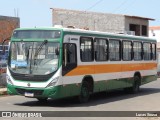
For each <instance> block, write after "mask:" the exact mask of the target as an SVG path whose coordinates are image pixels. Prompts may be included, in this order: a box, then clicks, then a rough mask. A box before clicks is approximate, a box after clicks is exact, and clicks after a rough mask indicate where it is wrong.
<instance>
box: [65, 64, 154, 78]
mask: <svg viewBox="0 0 160 120" xmlns="http://www.w3.org/2000/svg"><path fill="white" fill-rule="evenodd" d="M156 69H157V63H130V64H103V65H81V66H77V67H76V68H75V69H73V70H71V71H70V72H69V73H67V74H66V75H65V76H75V75H90V74H101V73H114V72H127V71H139V70H156Z"/></svg>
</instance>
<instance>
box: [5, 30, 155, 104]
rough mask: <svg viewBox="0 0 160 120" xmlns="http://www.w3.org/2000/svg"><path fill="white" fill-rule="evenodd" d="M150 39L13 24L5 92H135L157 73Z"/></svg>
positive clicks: (55, 95)
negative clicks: (118, 90)
mask: <svg viewBox="0 0 160 120" xmlns="http://www.w3.org/2000/svg"><path fill="white" fill-rule="evenodd" d="M156 44H157V42H156V40H155V39H151V38H148V37H139V36H131V35H123V34H111V33H106V32H98V31H90V30H82V29H72V28H19V29H16V30H15V31H14V32H13V36H12V37H11V43H10V49H9V59H8V67H7V83H8V85H7V88H8V93H9V94H13V95H22V96H26V97H33V98H37V99H38V100H39V101H45V100H47V99H48V98H52V99H59V98H65V97H71V96H78V98H79V100H80V101H81V102H86V101H88V99H89V96H90V94H92V93H95V92H100V91H108V90H114V89H119V88H122V89H124V90H126V91H129V92H132V93H135V92H138V91H139V87H140V86H141V85H143V84H146V83H148V82H151V81H154V80H156V79H157V61H156V59H157V58H156Z"/></svg>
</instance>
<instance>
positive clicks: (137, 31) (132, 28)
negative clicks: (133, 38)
mask: <svg viewBox="0 0 160 120" xmlns="http://www.w3.org/2000/svg"><path fill="white" fill-rule="evenodd" d="M129 30H130V31H134V32H135V35H137V36H140V25H137V24H129Z"/></svg>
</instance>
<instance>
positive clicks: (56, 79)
mask: <svg viewBox="0 0 160 120" xmlns="http://www.w3.org/2000/svg"><path fill="white" fill-rule="evenodd" d="M58 79H59V77H56V78H54V79H53V80H52V81H51V82H50V83H49V84H48V85H47V87H51V86H54V85H55V84H56V82H57V81H58Z"/></svg>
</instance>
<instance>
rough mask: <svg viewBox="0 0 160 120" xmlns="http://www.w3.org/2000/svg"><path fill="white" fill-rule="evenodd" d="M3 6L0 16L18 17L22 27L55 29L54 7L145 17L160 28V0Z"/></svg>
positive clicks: (6, 1) (7, 1)
mask: <svg viewBox="0 0 160 120" xmlns="http://www.w3.org/2000/svg"><path fill="white" fill-rule="evenodd" d="M0 5H1V6H0V15H2V16H12V17H15V16H18V17H19V18H20V27H35V26H36V27H50V26H52V11H51V9H50V8H63V9H72V10H81V11H93V12H102V13H115V14H125V15H134V16H141V17H147V18H153V19H156V20H155V21H150V26H160V13H159V11H160V0H1V2H0Z"/></svg>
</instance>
